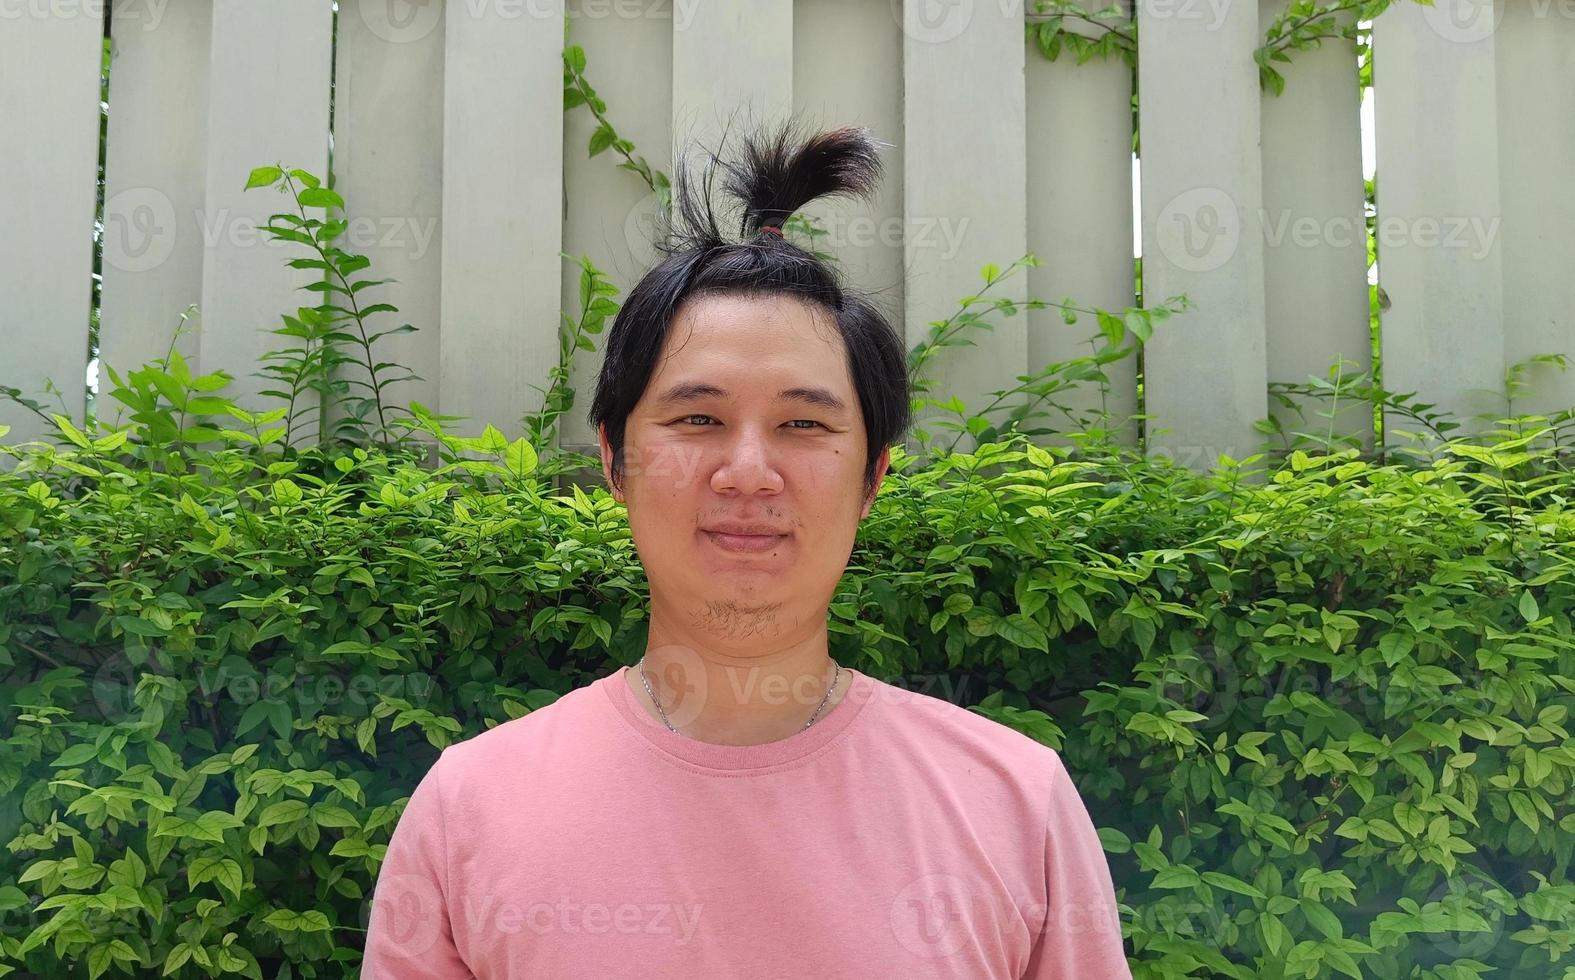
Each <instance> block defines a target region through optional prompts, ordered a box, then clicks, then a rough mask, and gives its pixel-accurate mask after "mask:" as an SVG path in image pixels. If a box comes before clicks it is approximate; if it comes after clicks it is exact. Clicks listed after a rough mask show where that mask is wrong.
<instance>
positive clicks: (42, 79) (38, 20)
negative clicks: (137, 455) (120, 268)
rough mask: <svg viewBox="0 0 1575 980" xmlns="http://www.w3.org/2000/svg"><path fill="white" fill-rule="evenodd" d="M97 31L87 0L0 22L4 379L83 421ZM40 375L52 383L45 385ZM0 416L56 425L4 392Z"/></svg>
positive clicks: (12, 421) (14, 423) (0, 377)
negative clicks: (52, 389)
mask: <svg viewBox="0 0 1575 980" xmlns="http://www.w3.org/2000/svg"><path fill="white" fill-rule="evenodd" d="M103 38H104V24H103V17H102V11H101V9H100V8H97V7H95V6H94V5H93V4H69V5H56V6H54V7H51V6H50V5H37V4H35V5H31V6H23V7H21V8H20V9H19V11H18V12H17V15H15V16H13V17H12V18H9V19H7V20H5V21H4V22H3V24H0V132H3V133H5V137H4V139H5V143H6V147H5V150H4V152H0V228H4V229H6V234H4V235H0V350H3V351H5V352H6V354H5V357H4V359H3V360H4V364H5V369H4V372H3V374H0V384H5V385H10V386H12V387H16V388H19V389H21V392H22V395H23V397H26V398H31V399H33V400H35V401H39V402H42V403H44V405H45V408H46V411H48V412H51V413H59V414H63V415H66V416H69V417H70V418H71V419H72V420H74V421H75V422H77V423H78V424H81V423H82V421H83V416H84V414H85V412H86V409H87V404H86V397H87V396H86V390H87V348H88V319H89V314H90V311H91V308H92V294H93V293H92V290H93V282H92V275H93V212H94V208H95V198H96V196H97V191H96V188H95V183H96V180H97V173H98V153H97V146H98V127H99V65H100V62H101V58H102V55H101V52H102V50H103ZM16 352H26V353H25V355H24V356H22V357H18V356H16ZM46 380H47V381H50V382H53V383H54V386H55V388H56V389H58V390H59V391H60V394H59V395H55V394H53V393H50V394H46V393H45V391H44V387H45V382H46ZM62 403H63V404H62ZM0 424H4V425H8V426H10V427H11V431H10V432H9V433H8V434H7V435H6V436H5V441H6V442H7V443H9V444H13V445H14V444H19V443H23V442H29V441H32V440H35V439H40V438H42V437H43V436H44V434H45V433H46V432H48V431H50V430H51V429H52V428H53V426H52V425H51V424H50V423H47V422H45V421H44V420H43V419H40V418H39V417H38V416H37V415H35V414H33V413H32V412H31V411H28V410H27V409H25V408H23V407H22V406H20V405H17V404H15V403H14V402H11V401H10V400H8V399H7V400H4V401H0ZM0 459H3V460H4V461H6V462H5V465H7V466H8V467H9V466H10V465H14V464H12V463H11V462H10V460H11V457H9V456H5V457H0Z"/></svg>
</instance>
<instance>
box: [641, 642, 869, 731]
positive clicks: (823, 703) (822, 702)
mask: <svg viewBox="0 0 1575 980" xmlns="http://www.w3.org/2000/svg"><path fill="white" fill-rule="evenodd" d="M832 665H833V666H834V667H836V670H835V671H834V672H833V673H832V675H831V684H830V686H828V687H827V688H826V693H825V696H824V697H822V698H821V699H820V704H819V705H818V706H816V708H815V713H814V714H812V715H810V716H809V721H806V722H804V728H800V729H799V731H803V730H804V729H805V728H808V727H809V726H810V725H813V724H814V723H815V719H816V718H819V717H820V712H821V710H822V709H824V708H825V707H826V702H827V701H830V700H831V692H832V691H835V690H836V689H837V679H838V678H839V677H841V676H842V665H841V664H839V663H837V662H836V661H835V660H833V661H832ZM635 669H636V670H638V671H639V672H640V683H642V684H644V685H645V693H646V694H648V695H649V696H650V698H651V703H652V704H654V705H656V713H657V714H659V715H661V716H662V724H664V725H666V726H667V730H668V731H670V732H673V733H675V734H677V733H678V729H676V728H674V727H673V723H672V722H670V721H668V720H667V712H665V711H663V710H662V702H660V701H658V700H657V699H656V692H654V691H652V690H651V682H650V680H648V679H647V678H646V675H645V657H643V656H642V657H641V658H640V662H639V663H638V664H636V665H635Z"/></svg>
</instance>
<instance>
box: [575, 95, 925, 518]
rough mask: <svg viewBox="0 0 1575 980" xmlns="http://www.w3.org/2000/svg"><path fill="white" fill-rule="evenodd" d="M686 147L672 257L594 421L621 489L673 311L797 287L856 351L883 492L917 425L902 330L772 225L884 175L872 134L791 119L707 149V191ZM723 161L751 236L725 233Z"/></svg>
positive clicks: (629, 331) (624, 321)
mask: <svg viewBox="0 0 1575 980" xmlns="http://www.w3.org/2000/svg"><path fill="white" fill-rule="evenodd" d="M687 156H688V154H680V155H679V158H678V162H677V164H676V166H675V169H674V173H675V177H676V180H675V183H674V197H673V207H672V214H671V215H669V216H668V218H667V221H666V228H665V232H666V234H665V236H664V237H663V238H662V239H660V240H659V241H657V242H656V243H655V244H656V248H657V250H658V251H660V252H662V253H665V257H664V258H663V259H662V260H661V261H660V262H658V263H657V265H656V266H655V267H654V268H652V269H651V270H650V271H648V272H647V273H646V274H645V275H644V276H643V277H642V278H641V279H640V281H639V282H638V283H637V284H636V285H635V287H634V288H633V289H632V290H630V291H629V296H628V298H627V299H626V300H625V301H624V304H623V307H622V308H621V309H620V310H619V311H618V315H617V316H616V317H615V318H614V319H613V324H612V328H611V329H610V330H609V331H608V334H607V348H606V354H605V358H604V360H603V362H602V369H601V374H600V376H599V377H598V378H597V382H596V396H595V399H594V401H593V402H592V403H591V409H590V414H589V419H590V423H591V427H592V429H596V428H597V427H599V426H600V425H602V424H605V425H606V426H607V442H608V445H609V447H610V448H611V450H612V466H611V470H612V480H613V485H614V486H616V487H618V488H619V489H622V481H623V472H624V470H623V447H624V428H625V425H626V423H627V421H628V418H629V413H630V412H631V411H633V410H634V406H635V405H636V404H638V402H639V401H640V398H641V397H642V396H643V395H644V393H645V389H646V386H647V385H648V384H649V383H650V380H651V376H652V374H653V373H655V370H656V362H657V358H658V357H659V356H660V354H661V351H662V347H663V344H664V342H665V341H666V339H667V335H668V331H669V330H670V329H671V325H672V321H673V317H674V315H675V314H676V312H677V311H678V309H679V307H680V306H681V305H682V304H683V302H684V301H685V300H687V299H689V298H691V297H695V296H700V295H714V294H741V295H747V296H776V295H789V296H794V297H797V298H799V299H800V300H803V301H806V302H808V303H810V304H813V305H814V306H815V307H818V308H819V309H821V310H823V311H824V312H826V313H828V314H830V319H831V320H833V321H834V322H835V324H836V327H837V330H838V332H839V333H840V334H841V336H842V342H843V347H844V348H845V350H846V351H847V358H848V367H849V369H850V371H851V373H852V376H853V387H854V390H855V391H856V393H857V395H858V403H859V409H860V411H861V412H862V413H863V418H864V429H865V433H866V436H867V450H866V455H865V464H864V492H865V494H866V495H868V494H869V493H870V492H871V491H872V490H874V488H875V468H876V464H877V462H878V460H879V457H880V454H881V451H882V450H883V449H885V448H887V447H888V446H890V445H891V444H892V443H893V442H896V441H898V440H899V439H902V438H903V437H904V436H905V435H906V433H907V431H908V427H909V426H910V425H911V424H912V421H913V418H912V409H911V398H912V393H911V390H910V388H909V381H908V366H907V353H906V349H905V346H904V343H903V340H902V337H901V335H899V334H898V333H897V331H896V330H895V329H894V328H893V326H892V325H891V323H890V322H889V321H888V320H887V319H886V317H885V316H884V315H883V314H882V313H881V312H880V310H879V309H877V308H876V306H875V305H874V304H873V303H871V302H870V301H869V300H868V299H866V298H864V297H863V296H862V295H857V294H855V292H854V291H853V290H852V289H851V288H850V287H848V286H846V285H845V284H844V282H843V280H842V276H841V274H840V273H839V272H838V270H837V269H835V268H833V267H832V266H830V265H828V264H827V263H825V262H823V261H821V260H820V259H819V258H817V257H816V256H815V255H813V254H811V253H810V252H808V251H805V250H804V249H802V248H800V247H799V246H797V245H795V244H793V243H792V242H790V241H788V240H787V239H786V238H784V237H782V236H781V235H779V234H776V233H775V232H771V231H761V226H763V225H774V226H776V227H778V228H781V227H782V226H783V224H784V223H785V222H786V221H787V219H788V218H789V217H791V216H792V215H793V214H794V213H795V212H797V211H798V210H799V209H800V208H802V207H803V206H804V205H806V204H808V203H809V202H810V201H813V200H816V199H818V198H821V197H828V196H831V195H836V194H845V195H853V196H859V197H867V196H868V195H869V193H870V191H871V190H872V189H873V188H874V185H875V183H876V181H877V180H878V179H879V177H880V173H881V161H880V158H879V157H878V156H877V155H876V152H875V141H874V140H873V139H872V138H871V137H870V135H869V133H868V131H867V130H864V129H862V128H855V127H844V128H841V129H834V130H830V131H827V132H822V133H817V134H814V135H812V136H809V137H808V138H803V137H801V136H800V134H799V133H798V126H797V125H796V124H795V123H793V122H791V121H789V122H788V123H785V124H783V125H782V126H780V127H778V128H776V129H774V130H771V131H765V132H761V133H757V134H755V135H754V136H752V137H746V138H745V139H744V145H743V152H742V154H741V156H742V159H741V160H740V161H739V162H736V163H735V162H728V161H725V160H723V159H722V158H721V155H720V153H718V152H714V151H707V152H706V153H705V154H704V156H705V158H706V159H705V161H704V177H703V181H702V186H701V189H700V190H699V191H698V192H697V191H696V189H695V187H694V182H693V180H692V179H691V177H690V164H689V162H688V160H687V159H686V158H687ZM718 168H720V169H721V170H723V171H725V172H726V174H727V178H726V182H725V187H726V190H727V192H728V193H729V194H730V195H731V196H732V197H734V198H736V199H738V200H739V201H741V202H742V203H743V207H744V213H743V217H742V220H741V222H740V234H741V235H742V238H743V240H742V241H737V242H729V241H725V240H724V239H723V237H722V234H721V231H720V230H719V226H718V223H717V217H716V213H715V210H714V209H713V206H712V200H711V187H712V182H713V178H714V176H715V175H716V173H717V170H718Z"/></svg>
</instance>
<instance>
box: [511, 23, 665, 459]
mask: <svg viewBox="0 0 1575 980" xmlns="http://www.w3.org/2000/svg"><path fill="white" fill-rule="evenodd" d="M625 9H627V10H628V11H629V12H628V14H627V15H625V14H623V13H621V12H620V11H623V10H625ZM686 11H687V5H685V4H640V5H636V6H633V7H630V8H624V7H621V6H620V5H618V4H611V5H609V4H606V3H600V2H591V3H581V2H580V0H571V2H570V4H569V12H570V13H569V18H570V25H571V26H570V29H569V43H570V44H577V45H579V46H580V47H581V48H583V49H584V50H585V56H586V60H587V64H586V69H585V74H586V80H587V81H588V83H589V84H590V86H591V87H592V88H593V89H594V90H595V92H596V95H597V97H598V98H600V99H602V100H603V101H604V102H606V103H607V111H608V113H609V115H610V117H611V119H612V120H613V124H614V127H615V128H616V129H617V132H618V135H619V137H621V138H623V139H626V140H629V141H630V142H632V143H633V144H634V153H635V154H637V155H638V156H640V157H642V158H643V159H644V160H645V162H646V163H647V164H648V165H649V166H650V167H651V169H652V170H653V171H661V172H664V173H667V174H668V176H669V178H671V170H672V156H671V146H672V129H671V127H672V118H673V93H672V89H671V87H670V82H671V79H672V77H673V35H674V21H673V18H674V17H681V16H684V15H685V13H686ZM597 126H598V123H597V121H596V117H595V116H594V115H593V114H592V112H591V110H590V109H589V108H588V107H585V106H577V107H575V108H573V109H570V110H569V112H568V114H567V115H566V116H565V117H564V120H563V179H564V197H565V200H566V201H567V202H568V210H567V212H566V213H565V215H564V222H563V249H564V251H565V252H566V253H568V254H569V255H571V256H574V257H575V258H576V259H577V258H579V257H580V256H582V255H584V256H589V257H590V259H591V261H592V262H594V263H595V264H596V266H597V268H599V269H601V270H602V271H604V272H606V273H607V275H608V278H610V279H611V280H612V282H613V283H614V284H615V285H616V286H617V287H618V290H619V293H618V295H617V296H615V297H613V299H614V300H615V301H617V302H622V301H623V300H624V299H626V298H627V296H628V293H629V290H630V288H632V287H633V286H634V284H635V283H636V282H637V281H639V278H640V277H641V276H642V275H644V274H645V271H646V270H647V269H648V268H649V267H650V266H651V265H652V264H653V263H654V262H655V261H656V259H657V258H658V257H659V256H658V255H657V253H656V249H655V248H654V245H653V243H654V240H655V236H656V216H657V214H658V212H659V210H660V205H659V202H658V200H657V196H656V192H655V191H654V190H653V189H652V188H651V187H650V186H649V185H648V184H646V182H645V181H644V180H643V179H642V178H641V177H640V176H639V175H638V174H635V173H632V172H630V171H628V170H624V169H620V168H619V166H618V165H619V164H620V163H623V162H624V160H623V157H622V156H621V155H620V154H619V153H618V152H617V151H615V150H612V149H607V150H603V151H601V152H600V153H598V154H597V155H596V156H595V157H592V156H590V141H591V136H592V134H593V133H595V132H596V129H597ZM562 296H563V300H562V303H563V310H564V312H565V313H567V314H568V315H569V316H571V317H576V318H577V317H578V316H579V314H580V310H581V306H580V267H579V265H578V263H576V262H565V263H564V265H563V286H562ZM611 326H612V322H611V321H610V320H609V321H608V322H607V323H606V324H605V327H608V328H610V327H611ZM606 336H607V335H606V332H605V330H604V331H603V333H602V335H601V336H600V337H592V338H591V340H592V342H593V343H595V344H596V352H595V353H594V354H593V353H591V352H589V351H582V352H580V353H578V354H576V355H575V357H574V366H573V374H572V376H571V381H572V383H573V386H574V390H575V400H574V408H573V410H572V411H571V412H570V413H569V414H568V415H567V416H566V417H564V418H563V419H561V420H560V421H559V437H558V438H559V444H560V445H562V446H563V447H564V448H567V449H572V450H575V451H577V452H582V453H588V454H591V455H595V454H596V453H597V451H598V447H597V441H596V433H595V432H594V431H593V430H592V429H591V427H590V423H588V422H587V421H586V419H585V416H586V412H588V411H589V410H590V406H591V399H592V397H594V395H595V392H596V377H597V374H598V373H599V372H600V371H601V364H602V352H603V351H604V350H605V348H606ZM532 394H534V392H533V393H532ZM598 479H599V477H598Z"/></svg>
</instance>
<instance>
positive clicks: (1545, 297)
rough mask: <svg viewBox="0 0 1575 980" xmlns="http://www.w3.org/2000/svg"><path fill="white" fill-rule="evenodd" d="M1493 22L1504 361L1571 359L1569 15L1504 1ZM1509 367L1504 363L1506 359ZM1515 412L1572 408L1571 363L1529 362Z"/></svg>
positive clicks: (1549, 3) (1573, 257) (1574, 346)
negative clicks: (1564, 367) (1501, 212)
mask: <svg viewBox="0 0 1575 980" xmlns="http://www.w3.org/2000/svg"><path fill="white" fill-rule="evenodd" d="M1501 9H1502V16H1503V20H1502V21H1501V22H1500V23H1499V25H1498V32H1497V45H1498V58H1497V68H1498V79H1497V81H1498V120H1499V122H1498V145H1499V157H1498V165H1499V177H1500V179H1501V181H1502V194H1503V208H1504V224H1503V231H1502V234H1501V237H1502V239H1503V249H1504V331H1505V337H1504V344H1505V359H1506V361H1507V362H1508V364H1515V363H1518V362H1520V361H1524V360H1526V359H1527V358H1529V357H1532V356H1534V355H1537V354H1549V353H1560V354H1566V355H1570V356H1572V357H1575V313H1572V311H1575V276H1572V275H1570V270H1571V269H1575V235H1572V234H1571V232H1570V229H1572V228H1575V181H1572V180H1571V179H1570V168H1571V161H1575V82H1572V81H1571V80H1572V79H1575V13H1572V9H1575V8H1572V7H1571V5H1570V4H1568V3H1564V4H1560V3H1558V2H1554V0H1546V2H1544V0H1537V2H1518V3H1515V2H1506V3H1504V4H1503V5H1502V8H1501ZM1506 366H1507V365H1506ZM1526 381H1527V383H1528V386H1529V387H1528V389H1527V391H1526V392H1525V393H1524V394H1523V396H1522V397H1521V398H1519V399H1517V400H1516V402H1515V403H1514V405H1513V406H1512V409H1513V411H1514V412H1515V413H1516V414H1521V413H1530V412H1537V413H1542V414H1551V413H1553V412H1556V411H1561V410H1567V409H1569V408H1571V407H1572V406H1575V367H1572V368H1571V369H1569V370H1566V371H1562V372H1561V371H1558V370H1556V369H1555V368H1553V367H1551V366H1546V365H1536V366H1534V367H1533V368H1532V369H1531V370H1530V371H1528V372H1527V373H1526Z"/></svg>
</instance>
